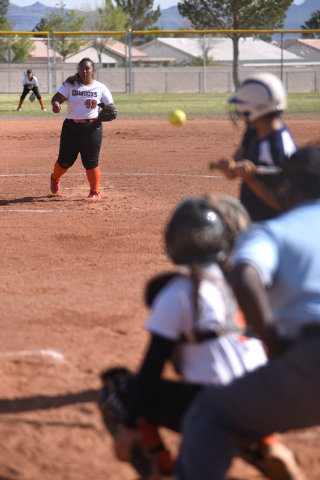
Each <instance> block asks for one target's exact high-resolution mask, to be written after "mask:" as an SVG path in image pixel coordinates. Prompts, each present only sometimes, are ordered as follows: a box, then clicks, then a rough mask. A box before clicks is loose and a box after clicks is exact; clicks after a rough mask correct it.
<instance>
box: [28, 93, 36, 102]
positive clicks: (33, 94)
mask: <svg viewBox="0 0 320 480" xmlns="http://www.w3.org/2000/svg"><path fill="white" fill-rule="evenodd" d="M35 99H36V94H35V93H34V92H32V93H31V95H30V97H29V100H30V102H34V101H35Z"/></svg>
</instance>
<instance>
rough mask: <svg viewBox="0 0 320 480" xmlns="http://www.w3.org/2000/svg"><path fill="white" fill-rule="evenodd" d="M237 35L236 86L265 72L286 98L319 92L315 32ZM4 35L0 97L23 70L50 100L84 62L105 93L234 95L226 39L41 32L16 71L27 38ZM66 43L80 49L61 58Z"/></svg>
mask: <svg viewBox="0 0 320 480" xmlns="http://www.w3.org/2000/svg"><path fill="white" fill-rule="evenodd" d="M212 32H213V33H212ZM229 32H232V31H229ZM243 32H244V31H242V33H241V34H242V35H246V38H242V37H241V38H240V40H239V59H238V64H237V68H236V74H237V81H240V82H241V81H242V80H243V79H244V78H246V77H247V76H248V75H251V74H252V73H256V72H259V71H265V72H270V73H274V74H275V75H277V76H279V78H280V79H281V80H282V81H283V83H284V85H285V87H286V90H287V92H319V91H320V39H319V38H314V37H315V35H316V34H317V35H320V31H319V30H307V31H300V30H299V31H277V32H274V31H273V32H269V31H268V32H267V31H250V32H249V31H247V32H246V33H243ZM9 33H10V34H11V35H15V38H14V39H13V38H12V39H11V40H10V38H9V37H10V36H9V35H8V32H0V78H1V82H0V93H15V94H20V93H21V91H22V79H23V77H24V75H25V74H26V70H27V69H28V68H31V69H32V71H33V73H34V75H35V76H36V77H37V79H38V82H39V89H40V92H41V93H50V94H52V93H55V92H56V91H57V90H58V88H59V87H60V85H61V84H62V83H63V82H64V81H65V79H66V78H67V77H68V76H70V75H73V74H74V73H75V72H76V71H77V66H78V63H79V61H80V60H81V59H82V58H84V57H89V58H92V59H93V60H94V61H95V70H96V73H95V78H96V79H97V80H98V81H100V82H102V83H105V84H106V85H107V86H108V87H109V89H110V90H111V91H112V92H113V93H231V92H233V91H234V90H235V84H236V82H235V67H234V62H233V44H232V38H230V36H227V33H226V32H222V31H202V32H199V31H188V30H187V31H166V32H164V31H162V32H161V35H155V34H153V35H152V36H150V32H131V31H129V32H55V34H54V35H51V37H50V36H49V33H48V32H37V33H38V34H39V35H40V34H41V35H42V36H43V38H41V39H39V38H38V39H37V49H38V50H39V48H40V47H39V44H40V43H41V42H42V50H41V52H40V53H39V54H38V56H37V51H34V50H31V51H30V53H29V59H28V61H27V62H23V63H22V62H17V61H15V60H16V59H15V58H12V54H14V50H13V47H12V45H13V44H14V43H16V42H17V39H19V38H20V37H19V36H21V38H23V37H22V36H23V35H26V36H27V35H28V37H27V38H28V39H30V38H31V37H30V35H35V33H34V32H9ZM233 33H234V32H233ZM46 34H47V35H46ZM143 34H148V35H149V38H148V39H149V42H144V43H142V44H141V45H135V43H137V42H135V38H139V39H140V42H141V38H142V40H143ZM72 35H78V36H79V37H80V36H81V38H82V42H81V46H80V47H79V49H78V51H76V52H73V53H71V54H68V55H66V56H65V57H64V58H63V57H62V55H61V52H60V51H59V49H58V43H59V42H58V40H57V39H61V38H62V37H63V38H66V39H67V41H68V38H69V37H70V38H71V37H72ZM302 35H303V36H304V37H305V38H302ZM239 36H240V34H239ZM8 38H9V40H10V41H8ZM6 39H7V40H6ZM5 40H6V42H5ZM13 40H14V41H13ZM31 40H34V38H33V39H31ZM266 40H267V41H266ZM60 43H61V42H60ZM10 54H11V58H10ZM1 55H2V56H1ZM41 55H42V56H41ZM1 60H2V61H1Z"/></svg>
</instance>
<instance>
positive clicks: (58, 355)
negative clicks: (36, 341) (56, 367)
mask: <svg viewBox="0 0 320 480" xmlns="http://www.w3.org/2000/svg"><path fill="white" fill-rule="evenodd" d="M30 355H44V356H48V357H51V358H53V360H55V361H56V362H58V363H65V359H64V356H63V355H62V353H59V352H56V351H55V350H18V351H17V352H0V357H26V356H30Z"/></svg>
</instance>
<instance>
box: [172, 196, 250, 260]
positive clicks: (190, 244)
mask: <svg viewBox="0 0 320 480" xmlns="http://www.w3.org/2000/svg"><path fill="white" fill-rule="evenodd" d="M239 209H240V210H239ZM239 212H241V213H239ZM243 212H244V213H243ZM240 217H241V220H239V218H240ZM230 219H231V223H229V220H230ZM235 219H236V220H235ZM248 224H249V215H248V213H247V212H246V210H245V209H244V208H243V207H242V205H241V204H240V203H239V202H238V201H236V200H235V199H233V198H232V197H227V196H222V195H221V196H215V197H212V199H210V198H202V197H191V198H188V199H186V200H184V201H183V202H182V203H181V204H180V205H178V207H177V208H176V210H175V211H174V213H173V215H172V217H171V219H170V221H169V223H168V225H167V228H166V231H165V242H166V248H167V253H168V255H169V257H170V258H171V259H172V260H173V261H174V262H175V263H177V264H178V265H182V264H191V263H203V262H208V261H210V262H223V261H224V260H225V259H226V257H227V254H228V252H229V250H230V248H231V246H232V244H233V242H234V240H235V238H236V236H237V235H238V234H239V233H240V231H242V230H243V229H244V228H246V227H247V226H248Z"/></svg>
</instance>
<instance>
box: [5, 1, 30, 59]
mask: <svg viewBox="0 0 320 480" xmlns="http://www.w3.org/2000/svg"><path fill="white" fill-rule="evenodd" d="M8 7H9V0H0V30H2V31H8V32H12V31H13V27H14V25H15V23H16V22H14V21H12V20H11V19H10V18H8V17H7V13H8ZM9 47H11V48H12V50H13V51H14V54H15V57H14V60H13V61H14V62H25V61H26V60H27V59H28V53H29V52H30V51H31V50H34V48H35V47H34V44H33V41H32V40H31V39H30V37H27V36H23V37H19V36H18V35H8V36H6V37H5V36H3V35H1V37H0V59H1V61H6V60H5V57H4V55H3V54H5V52H6V50H7V49H8V48H9Z"/></svg>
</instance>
